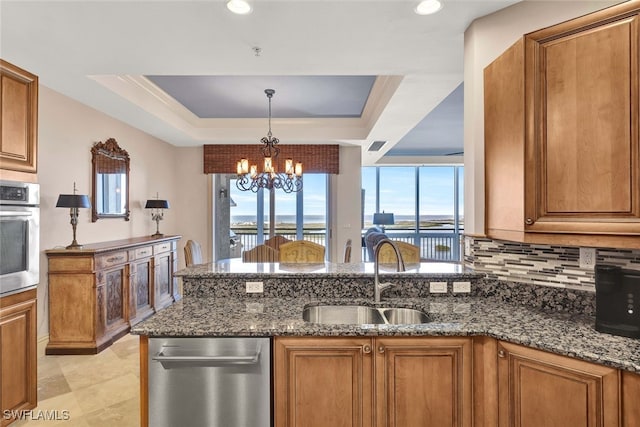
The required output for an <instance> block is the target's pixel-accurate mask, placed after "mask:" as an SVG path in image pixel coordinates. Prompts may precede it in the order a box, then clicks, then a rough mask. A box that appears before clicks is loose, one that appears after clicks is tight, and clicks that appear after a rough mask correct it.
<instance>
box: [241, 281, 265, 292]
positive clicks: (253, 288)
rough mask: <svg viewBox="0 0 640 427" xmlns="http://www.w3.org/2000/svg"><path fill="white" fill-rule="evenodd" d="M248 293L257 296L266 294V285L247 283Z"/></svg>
mask: <svg viewBox="0 0 640 427" xmlns="http://www.w3.org/2000/svg"><path fill="white" fill-rule="evenodd" d="M245 285H246V288H247V293H248V294H255V293H262V292H264V285H263V284H262V282H245Z"/></svg>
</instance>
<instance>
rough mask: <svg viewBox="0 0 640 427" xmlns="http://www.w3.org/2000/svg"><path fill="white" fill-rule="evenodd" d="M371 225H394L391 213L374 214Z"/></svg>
mask: <svg viewBox="0 0 640 427" xmlns="http://www.w3.org/2000/svg"><path fill="white" fill-rule="evenodd" d="M373 223H374V224H378V225H392V224H395V221H394V220H393V214H392V213H384V212H383V213H374V214H373Z"/></svg>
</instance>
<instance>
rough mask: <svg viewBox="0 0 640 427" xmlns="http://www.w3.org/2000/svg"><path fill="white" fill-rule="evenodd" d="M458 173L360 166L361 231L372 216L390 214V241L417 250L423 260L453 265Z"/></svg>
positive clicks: (459, 205) (455, 169) (458, 227)
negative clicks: (405, 243)
mask: <svg viewBox="0 0 640 427" xmlns="http://www.w3.org/2000/svg"><path fill="white" fill-rule="evenodd" d="M463 174H464V169H463V167H462V166H415V167H406V166H403V167H399V166H384V167H363V168H362V189H363V192H364V198H363V209H364V212H363V216H364V227H363V231H364V230H366V229H368V228H369V227H371V226H373V225H375V224H373V221H372V218H373V214H374V213H376V212H383V211H384V212H386V213H393V214H394V222H395V223H394V224H393V225H386V226H385V232H386V234H387V235H388V236H389V237H390V238H391V239H395V240H402V241H405V242H407V243H411V244H415V245H417V246H419V247H420V255H421V257H422V258H423V259H430V260H443V261H454V260H459V242H460V233H461V232H462V228H463V217H462V212H463V197H464V191H463Z"/></svg>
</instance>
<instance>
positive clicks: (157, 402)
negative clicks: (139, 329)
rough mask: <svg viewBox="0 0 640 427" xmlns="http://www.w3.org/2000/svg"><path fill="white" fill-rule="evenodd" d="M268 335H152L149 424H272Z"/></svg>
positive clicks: (218, 426) (234, 426) (265, 426)
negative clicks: (266, 336) (232, 336)
mask: <svg viewBox="0 0 640 427" xmlns="http://www.w3.org/2000/svg"><path fill="white" fill-rule="evenodd" d="M271 400H272V399H271V341H270V339H269V338H252V337H249V338H150V339H149V426H150V427H179V426H189V427H270V426H271V407H272V404H271Z"/></svg>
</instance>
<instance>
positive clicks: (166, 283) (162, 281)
mask: <svg viewBox="0 0 640 427" xmlns="http://www.w3.org/2000/svg"><path fill="white" fill-rule="evenodd" d="M153 276H154V279H155V284H154V292H155V305H154V308H155V309H156V310H160V309H162V308H164V307H166V306H168V305H170V304H172V303H173V256H172V254H171V252H166V253H163V254H160V255H157V256H156V257H155V265H154V275H153Z"/></svg>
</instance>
